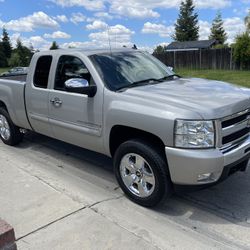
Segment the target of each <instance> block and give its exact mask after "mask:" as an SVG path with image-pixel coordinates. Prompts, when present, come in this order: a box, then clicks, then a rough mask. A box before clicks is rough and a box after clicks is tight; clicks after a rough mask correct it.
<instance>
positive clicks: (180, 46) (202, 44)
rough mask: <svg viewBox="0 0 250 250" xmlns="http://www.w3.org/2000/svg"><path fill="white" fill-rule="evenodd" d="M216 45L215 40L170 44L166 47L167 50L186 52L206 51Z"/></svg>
mask: <svg viewBox="0 0 250 250" xmlns="http://www.w3.org/2000/svg"><path fill="white" fill-rule="evenodd" d="M215 43H216V40H215V39H211V40H201V41H187V42H172V43H170V44H169V45H168V46H167V48H166V49H167V50H188V49H207V48H210V47H211V46H212V45H214V44H215Z"/></svg>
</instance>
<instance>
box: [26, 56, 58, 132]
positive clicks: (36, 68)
mask: <svg viewBox="0 0 250 250" xmlns="http://www.w3.org/2000/svg"><path fill="white" fill-rule="evenodd" d="M34 58H35V59H33V60H32V63H31V65H32V66H31V69H30V72H33V73H31V74H29V76H28V79H27V84H26V88H25V102H26V110H27V116H28V119H29V122H30V124H31V127H32V128H33V130H34V131H36V132H38V133H41V134H44V135H47V136H52V130H51V127H50V125H49V117H48V115H49V105H48V100H49V90H48V86H49V84H48V83H49V81H50V75H51V74H50V69H51V65H52V60H53V57H52V56H51V55H41V56H40V57H38V58H37V57H36V56H34Z"/></svg>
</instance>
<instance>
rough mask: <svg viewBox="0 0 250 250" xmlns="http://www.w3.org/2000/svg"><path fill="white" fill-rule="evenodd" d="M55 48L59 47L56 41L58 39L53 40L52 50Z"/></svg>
mask: <svg viewBox="0 0 250 250" xmlns="http://www.w3.org/2000/svg"><path fill="white" fill-rule="evenodd" d="M55 49H59V45H58V44H57V43H56V41H53V42H52V45H51V47H50V50H55Z"/></svg>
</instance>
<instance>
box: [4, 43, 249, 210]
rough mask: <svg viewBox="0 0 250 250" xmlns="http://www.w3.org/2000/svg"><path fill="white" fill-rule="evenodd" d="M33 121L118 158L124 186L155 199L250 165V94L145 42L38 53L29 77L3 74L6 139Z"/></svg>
mask: <svg viewBox="0 0 250 250" xmlns="http://www.w3.org/2000/svg"><path fill="white" fill-rule="evenodd" d="M29 130H32V131H35V132H37V133H40V134H43V135H46V136H49V137H53V138H55V139H58V140H62V141H65V142H67V143H71V144H74V145H77V146H80V147H83V148H86V149H89V150H93V151H96V152H99V153H102V154H105V155H107V156H109V157H112V158H113V162H114V173H115V176H116V178H117V181H118V183H119V185H120V187H121V189H122V190H123V192H124V193H125V194H126V195H127V196H128V198H130V199H131V200H132V201H134V202H136V203H138V204H140V205H142V206H148V207H150V206H155V205H157V204H158V203H159V202H160V201H162V200H164V198H165V197H168V196H169V195H171V194H172V193H173V191H174V190H175V187H179V186H181V187H183V186H184V187H191V186H195V187H199V188H201V187H204V186H205V187H206V186H207V185H208V186H209V185H211V184H215V183H218V182H220V181H221V180H223V179H225V178H226V177H228V176H230V175H231V174H233V173H235V172H237V171H246V169H247V165H248V159H249V156H250V155H249V154H250V137H249V131H250V94H249V90H248V89H244V88H240V87H237V86H234V85H231V84H229V83H224V82H218V81H211V80H205V79H198V78H182V77H179V76H178V75H176V74H174V72H173V71H171V70H170V69H169V68H168V67H167V66H165V65H164V64H163V63H161V62H160V61H159V60H158V59H156V58H155V57H153V56H152V55H150V54H148V53H146V52H142V51H139V50H132V49H131V50H130V49H125V48H124V49H116V50H112V51H110V50H95V51H94V50H91V51H83V50H72V49H69V50H56V51H49V52H39V53H36V54H35V55H34V56H33V58H32V61H31V64H30V67H29V72H28V75H27V79H26V82H24V81H14V80H10V79H7V80H6V79H0V136H1V139H2V141H3V142H4V143H5V144H7V145H16V144H18V143H19V142H21V140H22V137H23V133H24V132H25V131H29Z"/></svg>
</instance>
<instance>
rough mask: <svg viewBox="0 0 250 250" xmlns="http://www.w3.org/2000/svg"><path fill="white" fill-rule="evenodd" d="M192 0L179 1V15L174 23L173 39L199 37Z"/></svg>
mask: <svg viewBox="0 0 250 250" xmlns="http://www.w3.org/2000/svg"><path fill="white" fill-rule="evenodd" d="M194 8H195V7H194V4H193V0H185V1H182V2H181V6H180V13H179V17H178V19H177V21H176V24H175V34H174V36H173V39H174V40H175V41H179V42H184V41H197V40H198V39H199V26H198V14H197V13H194Z"/></svg>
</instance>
